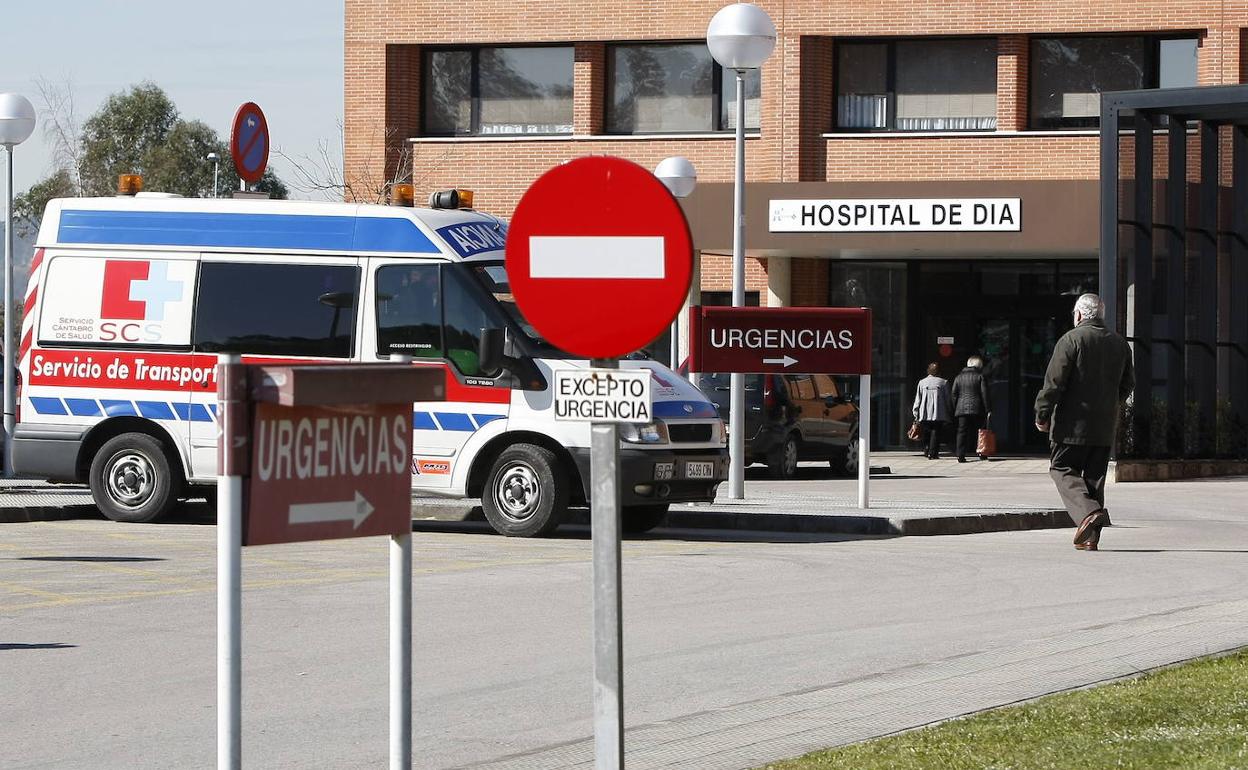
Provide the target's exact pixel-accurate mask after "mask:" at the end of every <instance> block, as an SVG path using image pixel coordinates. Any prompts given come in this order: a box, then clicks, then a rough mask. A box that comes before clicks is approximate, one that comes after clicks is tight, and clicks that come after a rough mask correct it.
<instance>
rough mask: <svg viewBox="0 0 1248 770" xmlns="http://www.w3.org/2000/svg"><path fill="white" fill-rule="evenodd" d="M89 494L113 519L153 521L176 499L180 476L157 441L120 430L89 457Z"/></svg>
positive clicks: (172, 504)
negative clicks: (119, 433)
mask: <svg viewBox="0 0 1248 770" xmlns="http://www.w3.org/2000/svg"><path fill="white" fill-rule="evenodd" d="M90 480H91V497H92V498H93V499H94V500H95V504H96V506H97V507H98V508H99V509H100V512H101V513H103V514H104V515H105V516H107V517H108V518H110V519H112V520H113V521H126V522H135V523H140V522H148V521H155V520H156V519H159V518H160V517H161V516H164V515H165V514H166V513H168V512H169V510H170V509H171V508H173V506H174V505H176V504H177V502H178V495H180V494H181V491H182V478H181V476H180V475H179V474H178V473H177V471H176V470H175V469H174V466H173V463H171V462H170V461H169V456H168V455H167V454H166V453H165V448H164V447H163V446H162V445H161V443H160V442H159V441H157V440H156V439H154V438H152V437H151V436H149V435H147V434H145V433H123V434H121V435H120V436H115V437H113V438H111V439H109V440H108V441H107V442H105V444H104V446H102V447H100V450H99V451H98V452H96V453H95V457H94V458H92V460H91V479H90Z"/></svg>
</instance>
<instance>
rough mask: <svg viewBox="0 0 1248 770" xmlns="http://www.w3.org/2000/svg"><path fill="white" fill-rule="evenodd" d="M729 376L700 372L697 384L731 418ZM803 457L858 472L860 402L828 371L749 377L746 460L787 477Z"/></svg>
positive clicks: (847, 472) (775, 475)
mask: <svg viewBox="0 0 1248 770" xmlns="http://www.w3.org/2000/svg"><path fill="white" fill-rule="evenodd" d="M729 378H730V375H728V374H700V375H698V386H699V387H700V388H701V389H702V392H703V393H705V394H706V397H707V398H709V399H710V400H711V401H712V402H713V403H714V404H715V406H716V407H717V408H718V409H719V415H720V417H722V418H723V420H724V422H725V423H726V422H728V416H729V408H730V406H731V404H730V402H729V390H728V382H729ZM799 460H827V461H828V463H829V465H831V466H832V469H833V470H834V471H836V472H838V473H841V474H844V475H851V476H852V475H857V473H858V405H857V404H856V403H855V402H854V399H853V398H852V397H849V396H847V395H846V394H845V391H844V390H843V388H842V386H841V384H840V383H838V382H837V381H836V379H835V378H833V377H831V376H829V375H826V374H747V375H745V462H746V464H747V465H749V464H751V463H765V464H766V465H767V468H768V470H770V471H771V476H772V478H777V479H789V478H793V475H794V474H795V473H796V472H797V463H798V461H799Z"/></svg>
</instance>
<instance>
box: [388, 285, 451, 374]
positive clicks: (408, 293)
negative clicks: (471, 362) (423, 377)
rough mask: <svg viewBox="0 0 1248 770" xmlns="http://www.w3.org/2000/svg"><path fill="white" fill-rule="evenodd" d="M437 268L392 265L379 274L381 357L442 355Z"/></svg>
mask: <svg viewBox="0 0 1248 770" xmlns="http://www.w3.org/2000/svg"><path fill="white" fill-rule="evenodd" d="M439 294H440V292H439V291H438V266H437V265H390V266H387V267H383V268H380V269H379V270H378V271H377V355H379V356H387V355H390V354H391V353H402V354H404V355H409V356H416V357H418V358H441V356H442V303H441V302H440V301H439Z"/></svg>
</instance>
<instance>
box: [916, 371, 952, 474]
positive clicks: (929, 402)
mask: <svg viewBox="0 0 1248 770" xmlns="http://www.w3.org/2000/svg"><path fill="white" fill-rule="evenodd" d="M939 372H940V365H939V364H936V363H935V362H933V363H930V364H928V365H927V376H926V377H924V378H923V379H921V380H919V385H918V387H917V388H916V389H915V392H914V408H913V409H912V410H911V412H912V413H913V414H914V421H915V422H917V423H918V424H919V425H921V426H923V431H924V435H926V437H927V448H925V449H924V450H923V456H924V457H926V458H927V459H929V460H937V459H939V458H940V431H941V428H943V427H944V425H945V423H947V422H949V420H950V418H951V417H952V416H953V403H952V401H951V400H950V398H949V381H948V380H946V379H944V378H942V377H940V376H939Z"/></svg>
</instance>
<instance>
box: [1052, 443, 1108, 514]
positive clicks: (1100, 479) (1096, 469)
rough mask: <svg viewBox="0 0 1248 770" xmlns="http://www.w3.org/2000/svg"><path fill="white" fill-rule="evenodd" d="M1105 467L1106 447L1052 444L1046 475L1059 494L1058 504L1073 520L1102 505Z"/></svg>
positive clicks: (1106, 461)
mask: <svg viewBox="0 0 1248 770" xmlns="http://www.w3.org/2000/svg"><path fill="white" fill-rule="evenodd" d="M1108 471H1109V447H1107V446H1086V445H1084V444H1053V446H1052V455H1051V458H1050V460H1049V475H1050V476H1052V477H1053V483H1054V484H1056V485H1057V493H1058V494H1059V495H1061V496H1062V504H1063V505H1065V506H1066V510H1067V511H1069V512H1070V518H1072V519H1074V521H1075V523H1076V524H1078V523H1079V522H1081V521H1083V519H1084V517H1086V516H1087V515H1088V514H1089V513H1092V512H1094V511H1099V510H1101V509H1102V508H1104V507H1105V476H1106V474H1107V473H1108Z"/></svg>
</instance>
